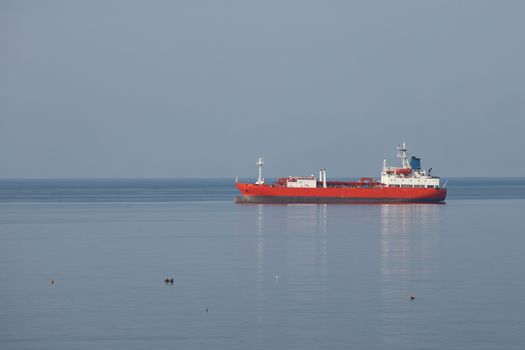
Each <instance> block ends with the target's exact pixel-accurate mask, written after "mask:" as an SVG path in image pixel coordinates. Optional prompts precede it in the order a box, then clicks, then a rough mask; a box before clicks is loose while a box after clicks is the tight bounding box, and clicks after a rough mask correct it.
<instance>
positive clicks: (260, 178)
mask: <svg viewBox="0 0 525 350" xmlns="http://www.w3.org/2000/svg"><path fill="white" fill-rule="evenodd" d="M256 164H257V166H258V167H259V177H258V178H257V182H256V183H255V184H256V185H262V184H264V179H263V177H262V168H263V165H264V160H263V158H262V157H259V159H257V163H256Z"/></svg>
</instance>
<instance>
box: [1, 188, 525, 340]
mask: <svg viewBox="0 0 525 350" xmlns="http://www.w3.org/2000/svg"><path fill="white" fill-rule="evenodd" d="M448 188H449V196H448V198H447V203H446V204H391V205H385V204H369V205H310V204H300V205H268V204H266V205H246V204H235V203H233V202H232V199H233V196H234V195H235V191H234V189H233V181H232V180H1V181H0V349H68V350H70V349H476V350H478V349H524V348H525V271H524V268H525V179H524V178H512V179H494V178H490V179H479V178H476V179H466V178H461V179H450V181H449V183H448ZM166 277H172V278H173V279H174V284H173V285H169V284H165V283H164V279H165V278H166ZM50 280H54V281H55V283H54V284H51V283H50ZM410 296H415V299H414V300H410Z"/></svg>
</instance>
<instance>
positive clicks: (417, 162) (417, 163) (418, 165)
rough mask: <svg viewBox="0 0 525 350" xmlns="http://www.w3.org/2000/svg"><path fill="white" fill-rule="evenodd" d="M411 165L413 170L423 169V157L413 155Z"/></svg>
mask: <svg viewBox="0 0 525 350" xmlns="http://www.w3.org/2000/svg"><path fill="white" fill-rule="evenodd" d="M410 167H411V168H412V170H419V169H421V158H418V157H414V156H412V158H410Z"/></svg>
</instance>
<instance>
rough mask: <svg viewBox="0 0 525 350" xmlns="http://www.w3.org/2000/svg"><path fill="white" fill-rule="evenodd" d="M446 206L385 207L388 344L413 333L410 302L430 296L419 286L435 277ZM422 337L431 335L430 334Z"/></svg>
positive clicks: (385, 333) (384, 299) (384, 321)
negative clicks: (443, 211) (441, 220)
mask: <svg viewBox="0 0 525 350" xmlns="http://www.w3.org/2000/svg"><path fill="white" fill-rule="evenodd" d="M444 208H445V206H443V205H439V204H429V205H418V204H411V205H382V206H381V234H380V237H381V238H380V252H381V253H380V254H381V255H380V256H381V258H380V261H381V264H380V269H381V281H380V297H381V316H382V320H381V324H382V336H383V337H382V338H383V343H384V344H385V345H387V344H390V345H392V344H395V343H396V342H397V341H399V339H400V338H402V337H403V336H404V335H407V334H413V330H411V329H410V327H411V326H410V325H411V322H410V318H411V317H413V316H414V315H413V314H412V311H413V310H412V309H411V308H410V302H411V301H414V302H420V301H422V300H428V299H427V298H429V295H425V294H428V293H427V290H425V291H423V290H418V289H419V288H421V287H420V286H425V285H428V284H429V283H430V282H431V281H432V278H433V277H432V276H433V269H434V268H435V266H436V265H435V264H433V262H434V261H435V259H436V255H437V253H438V243H439V240H438V238H439V237H438V235H439V226H440V211H441V210H443V209H444ZM420 292H421V293H420ZM416 297H418V298H417V299H416ZM420 299H421V300H420ZM409 300H410V301H409ZM416 300H417V301H416ZM421 336H422V337H431V335H429V334H426V335H421ZM422 340H428V341H430V339H422Z"/></svg>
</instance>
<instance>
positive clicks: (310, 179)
mask: <svg viewBox="0 0 525 350" xmlns="http://www.w3.org/2000/svg"><path fill="white" fill-rule="evenodd" d="M286 187H295V188H316V187H317V179H316V177H315V176H304V177H289V178H288V179H286Z"/></svg>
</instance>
